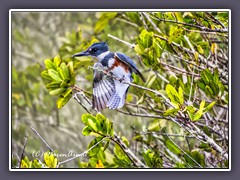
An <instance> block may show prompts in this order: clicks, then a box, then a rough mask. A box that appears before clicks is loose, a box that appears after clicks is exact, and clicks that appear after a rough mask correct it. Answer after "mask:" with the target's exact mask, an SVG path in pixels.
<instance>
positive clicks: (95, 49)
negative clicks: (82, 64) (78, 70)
mask: <svg viewBox="0 0 240 180" xmlns="http://www.w3.org/2000/svg"><path fill="white" fill-rule="evenodd" d="M106 52H108V45H107V43H106V42H98V43H94V44H92V45H91V46H90V47H89V48H88V49H87V50H86V51H83V52H80V53H77V54H74V55H73V56H72V57H79V56H92V57H100V56H101V54H103V53H106Z"/></svg>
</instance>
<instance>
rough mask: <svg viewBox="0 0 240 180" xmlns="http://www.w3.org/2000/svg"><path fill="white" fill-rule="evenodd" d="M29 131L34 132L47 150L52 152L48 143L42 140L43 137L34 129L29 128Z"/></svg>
mask: <svg viewBox="0 0 240 180" xmlns="http://www.w3.org/2000/svg"><path fill="white" fill-rule="evenodd" d="M31 129H32V130H33V131H34V132H35V134H36V135H37V136H38V137H39V138H40V139H41V140H42V142H43V143H44V144H45V145H46V146H47V148H48V149H49V150H50V151H51V152H54V150H53V149H52V148H51V147H50V146H49V145H48V143H47V142H46V141H45V140H44V139H43V137H42V136H41V135H40V134H39V133H38V132H37V130H36V129H34V128H33V127H32V126H31Z"/></svg>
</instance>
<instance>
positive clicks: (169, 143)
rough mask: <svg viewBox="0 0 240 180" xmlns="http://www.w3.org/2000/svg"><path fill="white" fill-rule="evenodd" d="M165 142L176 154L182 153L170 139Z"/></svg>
mask: <svg viewBox="0 0 240 180" xmlns="http://www.w3.org/2000/svg"><path fill="white" fill-rule="evenodd" d="M165 144H166V147H167V148H168V149H169V150H170V151H172V152H173V153H174V154H177V155H180V154H181V153H182V151H181V150H180V149H179V148H178V147H177V146H176V145H175V144H174V143H173V142H172V141H171V140H170V139H167V140H166V141H165Z"/></svg>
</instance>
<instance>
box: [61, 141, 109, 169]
mask: <svg viewBox="0 0 240 180" xmlns="http://www.w3.org/2000/svg"><path fill="white" fill-rule="evenodd" d="M105 139H109V137H104V138H103V139H101V141H99V142H97V143H96V144H94V145H93V146H92V147H90V148H89V149H88V150H86V151H84V152H83V153H81V154H77V155H76V156H74V157H72V158H69V159H66V160H64V161H62V162H59V163H58V165H57V168H58V167H59V166H60V165H62V164H64V163H67V162H69V161H72V160H74V159H76V158H80V157H83V156H86V155H87V153H88V152H89V151H91V150H92V149H93V148H95V147H96V146H97V145H99V144H100V143H101V142H103V141H104V140H105Z"/></svg>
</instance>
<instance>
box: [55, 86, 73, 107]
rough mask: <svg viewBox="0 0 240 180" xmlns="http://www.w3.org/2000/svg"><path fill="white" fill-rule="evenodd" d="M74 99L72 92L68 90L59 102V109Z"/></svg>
mask: <svg viewBox="0 0 240 180" xmlns="http://www.w3.org/2000/svg"><path fill="white" fill-rule="evenodd" d="M71 97H72V90H71V89H69V90H67V91H66V92H65V93H64V94H63V95H61V96H60V97H59V98H58V100H57V107H58V108H59V109H60V108H62V107H63V106H64V105H65V104H66V103H67V102H68V101H69V100H70V99H71Z"/></svg>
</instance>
